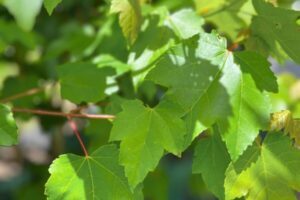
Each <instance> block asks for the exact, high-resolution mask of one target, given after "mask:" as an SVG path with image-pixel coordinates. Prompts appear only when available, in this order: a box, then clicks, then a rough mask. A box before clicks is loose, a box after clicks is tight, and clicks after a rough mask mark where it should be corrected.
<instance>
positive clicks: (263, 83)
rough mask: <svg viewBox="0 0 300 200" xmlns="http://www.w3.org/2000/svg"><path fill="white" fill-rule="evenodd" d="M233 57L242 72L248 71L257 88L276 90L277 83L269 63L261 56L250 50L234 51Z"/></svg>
mask: <svg viewBox="0 0 300 200" xmlns="http://www.w3.org/2000/svg"><path fill="white" fill-rule="evenodd" d="M234 58H235V61H236V63H237V64H239V65H240V67H241V70H242V71H243V72H244V73H249V74H250V75H251V76H252V78H253V80H254V81H255V84H256V86H257V88H259V89H260V90H266V91H269V92H274V93H276V92H278V84H277V81H276V77H275V75H274V73H273V72H272V71H271V69H270V66H271V64H270V63H269V62H268V61H267V59H266V58H264V57H263V56H261V55H259V54H257V53H255V52H250V51H242V52H235V53H234Z"/></svg>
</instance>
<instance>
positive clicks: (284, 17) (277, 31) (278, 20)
mask: <svg viewBox="0 0 300 200" xmlns="http://www.w3.org/2000/svg"><path fill="white" fill-rule="evenodd" d="M253 5H254V7H255V10H256V11H257V13H258V15H257V16H255V17H254V18H253V21H252V26H251V29H252V32H253V34H254V35H257V36H259V37H260V38H262V39H263V40H264V41H265V43H266V44H267V45H268V47H269V49H270V50H271V51H276V49H277V47H276V43H277V42H278V43H279V44H280V46H281V47H282V49H283V50H284V51H285V52H286V53H287V54H288V55H289V56H290V58H292V59H293V60H294V61H295V62H296V63H298V64H300V55H299V53H297V52H300V37H299V29H300V26H299V25H298V24H297V23H296V21H297V19H298V18H299V16H300V12H299V11H292V10H286V9H283V8H275V7H273V6H272V5H271V4H269V3H266V2H264V1H262V0H253ZM275 53H276V52H275Z"/></svg>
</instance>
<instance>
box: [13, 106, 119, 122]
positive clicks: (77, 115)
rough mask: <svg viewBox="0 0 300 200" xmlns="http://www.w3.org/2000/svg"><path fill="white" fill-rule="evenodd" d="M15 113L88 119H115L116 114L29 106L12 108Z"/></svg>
mask: <svg viewBox="0 0 300 200" xmlns="http://www.w3.org/2000/svg"><path fill="white" fill-rule="evenodd" d="M12 111H13V112H15V113H32V114H37V115H47V116H57V117H66V118H68V117H71V118H87V119H114V118H115V116H114V115H99V114H82V113H63V112H55V111H47V110H32V109H27V108H12Z"/></svg>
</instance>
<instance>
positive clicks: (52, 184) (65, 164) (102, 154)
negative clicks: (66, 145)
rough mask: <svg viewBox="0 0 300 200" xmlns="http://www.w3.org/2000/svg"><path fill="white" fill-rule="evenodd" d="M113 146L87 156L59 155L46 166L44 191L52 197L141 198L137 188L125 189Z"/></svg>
mask: <svg viewBox="0 0 300 200" xmlns="http://www.w3.org/2000/svg"><path fill="white" fill-rule="evenodd" d="M118 154H119V152H118V149H117V148H116V146H115V145H106V146H102V147H100V148H99V149H98V150H96V151H95V152H94V153H93V154H92V155H90V156H89V157H82V156H77V155H73V154H65V155H61V156H60V157H59V158H57V159H56V160H55V161H54V162H53V164H52V165H51V166H50V169H49V171H50V174H51V176H50V178H49V180H48V182H47V183H46V190H45V194H46V195H47V196H48V199H49V200H52V199H67V200H68V199H87V200H90V199H95V200H96V199H103V200H113V199H115V200H119V199H124V200H128V199H131V200H135V199H142V196H141V191H140V188H139V189H137V190H136V192H135V193H132V191H131V190H130V188H129V185H128V181H127V180H126V178H125V176H124V171H123V168H122V167H121V166H120V165H119V164H118Z"/></svg>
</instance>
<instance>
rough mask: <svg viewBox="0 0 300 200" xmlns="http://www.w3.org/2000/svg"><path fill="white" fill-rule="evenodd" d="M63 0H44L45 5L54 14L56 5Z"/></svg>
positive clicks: (49, 12)
mask: <svg viewBox="0 0 300 200" xmlns="http://www.w3.org/2000/svg"><path fill="white" fill-rule="evenodd" d="M61 1H62V0H44V6H45V8H46V10H47V12H48V14H49V15H51V14H52V12H53V10H54V9H55V7H56V6H57V5H58V4H59V3H60V2H61Z"/></svg>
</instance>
